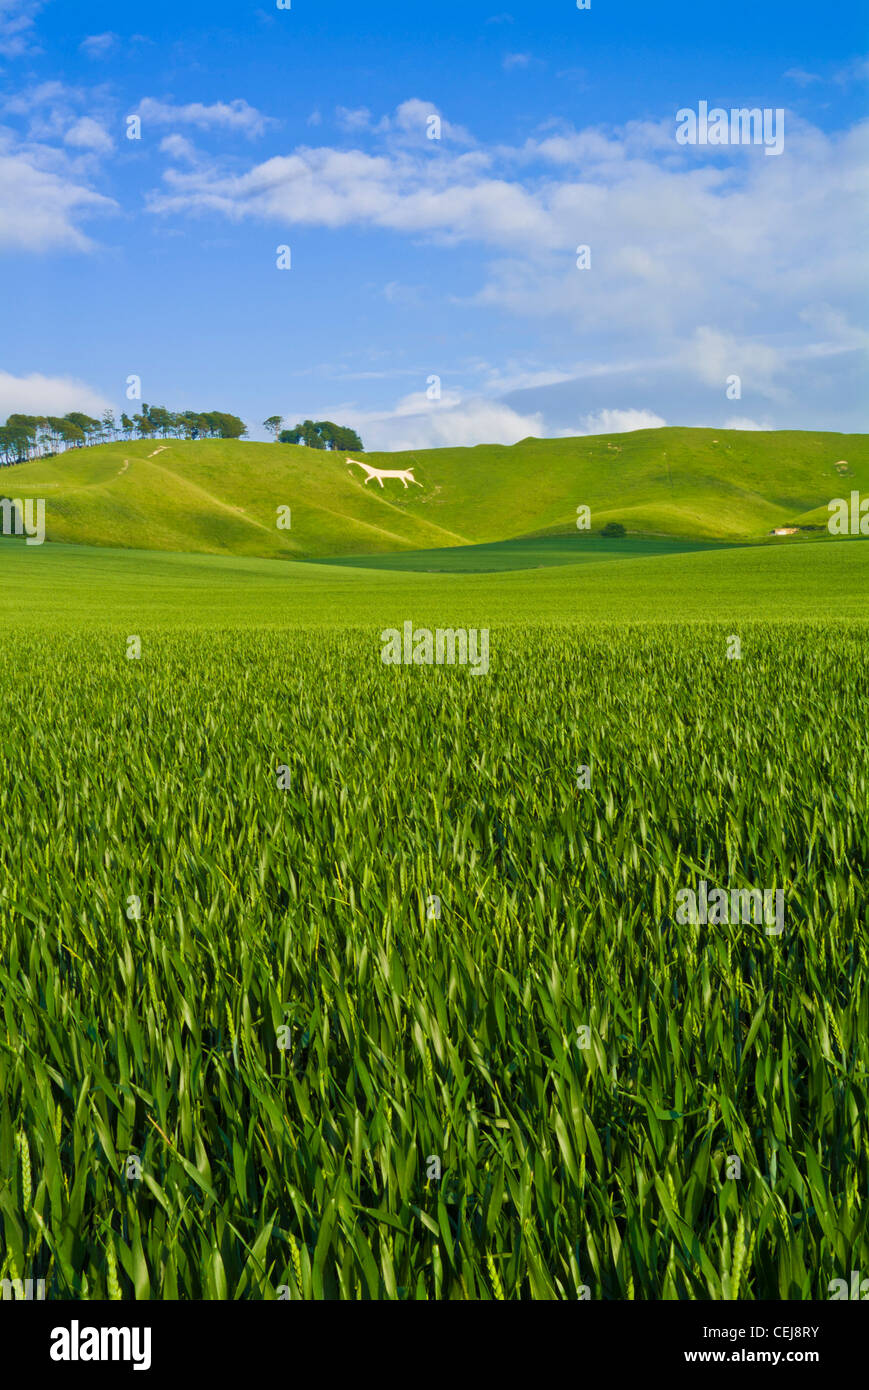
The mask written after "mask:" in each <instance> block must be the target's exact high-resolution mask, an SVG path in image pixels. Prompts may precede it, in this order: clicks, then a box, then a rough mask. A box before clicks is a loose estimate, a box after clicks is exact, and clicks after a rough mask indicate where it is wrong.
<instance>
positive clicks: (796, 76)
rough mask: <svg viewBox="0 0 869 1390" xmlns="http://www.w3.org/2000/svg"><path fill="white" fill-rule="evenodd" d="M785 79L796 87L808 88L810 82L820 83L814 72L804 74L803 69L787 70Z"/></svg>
mask: <svg viewBox="0 0 869 1390" xmlns="http://www.w3.org/2000/svg"><path fill="white" fill-rule="evenodd" d="M785 77H789V78H790V80H791V82H796V84H797V86H798V87H808V86H810V85H811V83H812V82H820V81H821V78H820V77H819V76H818V74H817V73H816V72H806V71H805V69H804V68H788V70H787V72H786V73H785Z"/></svg>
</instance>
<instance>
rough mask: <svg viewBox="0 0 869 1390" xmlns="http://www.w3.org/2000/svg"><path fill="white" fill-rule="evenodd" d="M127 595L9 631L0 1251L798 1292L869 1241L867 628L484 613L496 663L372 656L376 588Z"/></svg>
mask: <svg viewBox="0 0 869 1390" xmlns="http://www.w3.org/2000/svg"><path fill="white" fill-rule="evenodd" d="M49 549H50V547H49ZM804 549H805V551H812V552H814V554H815V555H816V556H817V555H818V554H819V552H826V553H827V554H829V552H830V551H831V550H835V551H837V552H842V553H844V554H846V556H847V565H850V566H852V568H851V569H850V570H847V573H848V574H851V575H852V576H853V577H854V578H856V577H857V570H856V569H855V568H853V565H854V563H855V560H856V552H857V550H858V549H859V547H852V546H845V547H825V546H820V547H811V546H807V547H805V548H804ZM741 554H742V555H743V556H745V555H746V554H747V552H741ZM791 554H793V552H791ZM715 559H716V557H713V556H680V557H676V558H675V559H664V560H661V561H656V560H649V561H636V562H625V564H624V565H619V566H608V567H607V568H608V569H610V570H615V569H619V570H620V571H622V572H624V573H627V571H628V570H629V568H630V564H632V563H635V564H644V565H647V566H652V565H655V564H662V565H676V564H679V565H684V566H690V565H691V564H701V565H705V566H709V565H710V564H711V563H712V562H713V561H714V560H715ZM61 560H63V556H61ZM775 560H776V561H782V562H783V563H787V564H789V563H791V560H790V557H789V556H788V557H785V556H784V555H781V554H779V555H776V556H775ZM63 562H64V563H66V560H63ZM27 563H28V564H31V562H30V560H29V559H28V561H27ZM112 563H114V561H112V558H111V556H110V555H108V554H107V556H106V564H112ZM161 563H163V564H164V565H168V564H169V561H167V560H166V559H165V557H164V559H163V561H162V562H161ZM227 563H228V562H227ZM248 563H250V562H248ZM276 563H279V562H276ZM717 563H720V564H721V565H722V566H723V567H725V569H726V567H728V566H737V567H738V566H739V565H741V564H743V563H748V561H743V560H741V559H740V555H739V554H727V553H722V554H721V555H720V556H719V557H718V560H717ZM751 563H755V562H754V561H753V560H752V561H751ZM812 563H816V564H821V563H827V561H823V560H813V561H812ZM31 568H33V569H34V572H35V565H31ZM590 568H591V567H583V569H590ZM319 572H320V574H325V573H326V572H324V571H323V570H320V571H319ZM686 572H687V571H686ZM698 572H702V573H705V572H706V571H705V570H702V571H698ZM728 572H729V571H728ZM734 572H736V571H734ZM161 573H164V578H165V584H166V586H167V588H166V594H167V595H168V593H169V589H170V588H171V583H172V582H173V581H172V579H171V578H167V577H166V575H168V574H169V571H168V570H166V571H165V572H163V571H161ZM345 573H346V572H341V574H337V575H336V576H335V577H336V580H339V579H340V580H341V582H347V583H348V584H349V583H350V582H351V580H350V578H349V577H348V578H347V579H346V581H345V580H343V579H342V575H343V574H345ZM560 573H562V574H563V573H565V572H564V571H560ZM647 573H648V571H647ZM739 573H741V574H742V573H743V571H739ZM329 574H335V572H334V571H330V572H329ZM841 575H842V576H845V575H846V569H843V570H842V571H841ZM520 578H523V577H522V576H520ZM533 578H537V577H536V576H534V577H533ZM543 579H545V576H542V577H541V582H542V580H543ZM483 580H484V581H485V576H484V577H483ZM106 582H107V583H108V580H106ZM239 582H241V581H239ZM270 582H272V581H270ZM329 582H331V580H330V581H329ZM359 582H362V581H361V580H360V581H359ZM382 582H383V583H389V582H391V580H390V578H389V576H385V577H383V581H382ZM412 582H414V583H416V582H422V580H421V579H420V580H417V579H416V578H414V579H413V580H412ZM462 582H463V583H470V582H471V581H470V580H468V581H465V580H462ZM502 582H504V583H507V582H508V581H502ZM524 582H526V583H530V582H531V581H530V580H529V579H528V578H527V576H526V577H524ZM621 582H624V583H627V582H628V581H627V579H624V580H623V581H621ZM603 584H604V581H603V580H601V586H603ZM835 588H836V586H835V585H834V586H833V590H835ZM833 590H831V599H830V602H831V603H834V602H835V596H834V593H833ZM384 592H386V593H387V595H388V592H389V591H388V590H387V591H384ZM446 592H447V591H446V590H438V593H437V595H435V597H434V598H432V599H430V600H429V601H430V603H432V604H434V603H435V602H440V601H444V595H445V594H446ZM504 592H505V599H504V602H505V604H506V603H509V602H510V593H509V590H505V591H504ZM527 592H531V591H530V590H529V591H527ZM534 592H537V590H534ZM540 592H546V591H545V590H540ZM601 592H603V589H602V587H601ZM850 592H851V601H852V602H854V598H853V594H854V591H853V590H851V591H850ZM131 593H132V590H130V591H129V592H127V597H126V598H125V599H124V600H123V603H124V604H126V605H127V607H122V612H123V617H121V618H120V619H119V620H118V621H119V622H124V621H125V620H126V618H127V612H128V609H129V612H130V613H132V611H133V600H132V597H131V596H130V595H131ZM516 593H517V594H518V593H519V590H518V589H517V590H516ZM466 596H467V597H468V598H469V601H471V600H472V599H473V592H472V590H471V589H468V590H467V595H466ZM37 597H38V596H37ZM165 601H166V602H167V603H168V602H169V597H166V599H165ZM200 601H201V602H202V603H204V602H205V599H202V600H200ZM142 602H143V604H145V602H146V600H145V599H144V598H143V600H142ZM378 602H379V603H380V605H381V607H382V606H383V603H384V599H383V596H382V595H381V597H380V599H379V600H378ZM389 602H390V603H394V601H393V600H391V599H390V600H389ZM370 603H371V605H372V607H373V606H374V604H375V597H374V596H372V597H371V599H370ZM46 605H47V600H46ZM348 611H349V610H348ZM45 613H46V615H47V613H48V608H47V606H46V608H45ZM180 614H181V609H180V607H179V620H180ZM351 616H352V615H351ZM184 619H185V620H187V621H190V620H191V619H190V610H189V609H188V610H186V611H185V612H184ZM348 621H349V619H348ZM138 630H139V629H138V628H137V627H135V626H131V627H128V628H127V631H130V632H134V631H138ZM119 631H120V628H118V627H117V626H116V627H115V629H113V630H111V631H109V630H108V629H106V630H99V629H98V628H91V626H90V625H89V624H88V623H84V622H82V623H81V624H78V623H73V622H67V623H64V624H62V625H61V626H60V628H59V629H58V628H56V627H52V626H51V625H50V623H49V622H48V618H47V616H46V617H45V619H44V620H41V621H40V622H39V623H37V624H35V625H34V626H33V627H32V628H30V629H28V628H27V627H26V626H25V625H23V624H22V625H21V626H19V627H18V628H12V627H10V629H9V637H8V639H7V640H5V641H4V642H3V644H2V646H0V700H2V707H3V710H4V738H3V764H4V769H3V776H2V778H0V1000H2V1021H0V1091H2V1095H3V1097H4V1106H3V1109H2V1120H0V1171H2V1173H3V1175H4V1178H5V1179H7V1180H6V1181H4V1183H3V1184H0V1227H2V1233H3V1242H2V1246H0V1250H2V1268H0V1278H9V1279H14V1278H18V1277H23V1276H24V1275H25V1274H26V1275H28V1276H30V1277H33V1278H38V1277H42V1278H44V1279H45V1280H46V1285H47V1293H48V1297H76V1298H87V1299H101V1298H138V1299H147V1298H152V1299H174V1298H183V1299H223V1298H229V1299H238V1298H241V1299H262V1298H265V1299H271V1298H279V1297H283V1298H290V1299H300V1298H327V1299H354V1300H356V1299H424V1298H425V1299H434V1298H447V1299H470V1298H473V1299H520V1298H521V1299H528V1298H534V1299H572V1300H575V1299H577V1298H585V1297H590V1298H592V1299H631V1298H633V1299H638V1300H640V1299H649V1300H654V1299H698V1300H706V1299H716V1300H717V1299H728V1298H736V1297H739V1298H742V1299H774V1298H786V1299H823V1298H826V1297H828V1294H827V1289H828V1285H829V1282H830V1280H832V1279H834V1278H837V1277H841V1276H844V1277H846V1278H847V1276H848V1271H849V1270H852V1269H854V1270H859V1269H864V1270H865V1269H866V1268H867V1267H869V1264H867V1262H869V1227H867V1208H866V1203H865V1192H866V1188H867V1176H869V1128H867V1119H869V1110H867V1107H869V1071H867V1066H869V992H867V971H869V961H867V942H866V921H867V888H866V865H867V862H869V818H867V814H866V810H867V804H869V773H867V762H869V759H867V754H869V746H867V745H869V736H867V721H866V691H867V687H869V647H867V641H866V635H867V628H866V625H865V623H863V622H860V621H856V620H854V621H841V622H839V623H837V624H833V623H831V622H829V621H823V622H821V621H818V622H816V623H808V622H801V623H799V624H795V623H788V622H773V621H768V622H767V621H753V622H749V623H746V625H745V626H744V627H743V628H742V629H741V630H740V631H741V641H742V652H741V656H740V658H739V659H738V660H734V659H728V640H729V636H730V634H731V633H732V631H733V629H732V627H730V626H729V625H727V623H722V622H717V623H709V622H707V623H704V622H698V623H693V624H692V623H685V622H682V623H654V622H653V623H648V624H645V625H642V626H640V625H630V624H625V623H620V624H618V625H613V626H608V625H606V624H604V625H602V626H598V627H588V626H587V627H582V626H577V625H570V624H569V623H565V622H563V621H562V622H561V624H560V625H550V626H542V625H541V624H540V623H537V624H530V623H529V624H527V625H522V624H521V623H515V624H514V625H513V626H510V627H504V628H503V629H499V630H497V631H496V630H494V629H493V632H492V652H493V660H492V669H491V672H490V674H489V675H488V677H487V678H486V679H475V678H474V676H473V675H472V674H471V673H470V672H469V671H468V670H467V669H460V668H447V667H440V668H439V667H387V666H384V664H383V663H382V661H381V660H380V646H379V642H378V627H377V626H375V624H373V623H367V621H366V622H359V621H355V620H354V625H352V626H350V627H348V628H347V629H346V630H334V631H327V630H324V629H322V628H321V629H319V630H316V629H315V628H314V627H311V628H310V629H304V628H298V629H295V630H291V629H287V630H285V631H271V632H267V631H259V632H252V631H249V630H245V629H242V628H237V629H232V628H231V627H224V628H222V629H221V628H220V627H215V628H214V629H213V630H202V631H199V632H196V631H181V630H173V629H172V627H171V625H167V626H166V627H165V629H160V628H155V629H154V630H153V631H152V632H149V633H146V634H145V635H144V636H143V645H142V653H141V657H140V659H138V660H127V659H126V653H125V647H124V639H123V638H121V637H120V636H119V635H118V633H119ZM701 882H705V883H707V884H708V885H710V891H711V888H712V886H713V885H716V886H722V885H723V886H725V887H728V888H731V889H733V888H736V889H740V890H743V889H744V890H755V889H758V890H762V891H767V890H770V891H776V892H777V891H781V894H782V901H783V904H784V906H783V919H782V923H781V929H780V930H778V929H777V928H776V929H775V930H772V929H770V928H769V927H768V926H766V925H764V923H763V922H760V921H754V920H752V921H748V922H746V921H744V920H741V919H738V920H732V919H731V920H729V921H728V920H725V921H719V922H711V921H709V922H702V921H701V922H692V921H687V922H686V921H685V920H684V914H683V913H682V912H681V910H680V906H679V904H680V902H681V901H682V895H683V894H684V892H685V890H688V889H691V890H697V889H698V886H699V884H700V883H701Z"/></svg>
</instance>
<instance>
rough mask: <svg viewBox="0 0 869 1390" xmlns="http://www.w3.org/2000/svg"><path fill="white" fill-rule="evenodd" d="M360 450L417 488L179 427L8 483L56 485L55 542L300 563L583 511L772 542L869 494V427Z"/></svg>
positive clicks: (23, 471)
mask: <svg viewBox="0 0 869 1390" xmlns="http://www.w3.org/2000/svg"><path fill="white" fill-rule="evenodd" d="M363 457H364V458H365V460H366V462H368V463H369V464H371V465H373V466H374V467H378V468H384V469H406V468H412V469H413V470H414V474H415V477H416V479H417V481H418V482H419V484H420V486H419V487H413V486H411V487H408V488H404V487H403V486H402V484H401V482H399V481H398V480H396V479H391V480H387V482H386V484H385V486H384V487H383V488H381V487H380V486H379V485H378V484H377V482H376V481H371V482H369V483H367V484H366V483H365V482H364V475H363V473H362V470H361V469H359V468H351V467H349V466H348V465H347V464H346V462H345V459H344V456H343V455H337V454H330V453H327V452H323V451H317V450H310V449H305V448H302V447H297V446H294V445H285V444H255V443H244V442H240V441H237V440H201V441H197V442H186V441H185V442H181V441H177V440H172V439H169V440H165V441H162V442H161V441H144V440H140V441H136V442H133V443H118V444H106V445H101V446H99V447H96V448H90V449H81V450H74V451H72V452H70V453H67V454H64V455H61V456H59V457H57V458H54V459H47V460H37V461H34V462H32V463H27V464H23V465H19V466H16V467H14V468H11V469H9V470H7V471H4V474H3V475H2V477H0V495H3V493H5V494H6V495H8V496H12V497H44V498H45V499H46V535H47V537H48V539H49V540H53V541H68V542H74V543H77V544H87V545H98V546H113V547H122V548H135V549H149V550H174V551H186V552H208V553H214V554H236V555H258V556H263V557H269V558H276V557H281V558H284V559H300V558H323V557H326V556H348V555H381V554H388V553H394V552H399V551H421V550H429V549H443V548H444V547H452V546H463V545H476V544H480V543H485V542H494V541H501V540H508V539H512V538H518V537H543V536H557V535H565V536H567V535H570V536H573V537H576V536H577V534H578V533H577V530H576V515H577V508H578V507H579V506H588V507H590V509H591V523H592V529H593V530H594V531H598V530H599V529H600V528H601V527H602V526H603V525H604V524H605V523H606V522H607V521H620V522H622V523H624V525H625V526H626V527H627V528H628V531H629V532H633V533H636V534H639V535H645V536H656V537H673V538H677V539H682V540H706V541H710V540H721V541H731V542H734V541H735V542H739V541H760V540H764V539H765V538H766V537H767V536H768V534H769V532H770V530H771V528H772V527H774V526H787V525H794V526H801V525H802V526H810V525H815V526H819V527H821V528H824V527H825V524H826V520H827V515H828V514H827V503H828V501H829V500H830V499H831V498H832V497H839V496H847V494H848V492H849V491H850V490H851V489H858V490H861V491H863V492H869V437H867V436H866V435H843V434H824V433H819V432H810V431H778V432H775V433H763V432H760V431H758V432H749V431H736V430H703V429H680V428H672V429H669V428H668V429H659V430H639V431H637V432H635V433H632V434H618V435H610V436H607V435H597V436H590V437H583V438H577V439H525V440H523V441H521V443H519V444H514V445H512V446H506V445H496V444H487V445H479V446H477V447H476V448H469V449H431V450H420V451H418V452H416V453H400V454H365V455H364V456H363ZM281 506H287V507H289V508H290V509H291V513H292V526H291V529H289V530H279V529H278V527H277V524H276V522H277V509H278V507H281ZM818 535H819V536H826V531H825V530H823V529H822V530H821V531H819V532H818ZM787 543H788V542H787V540H784V541H776V542H775V544H777V545H780V544H787Z"/></svg>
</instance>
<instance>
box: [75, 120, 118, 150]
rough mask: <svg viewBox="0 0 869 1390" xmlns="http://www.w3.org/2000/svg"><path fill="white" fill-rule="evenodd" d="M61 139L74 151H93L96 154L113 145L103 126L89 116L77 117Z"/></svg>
mask: <svg viewBox="0 0 869 1390" xmlns="http://www.w3.org/2000/svg"><path fill="white" fill-rule="evenodd" d="M63 138H64V142H65V143H66V144H67V145H73V146H75V148H76V149H82V150H95V151H96V152H97V153H105V152H106V151H107V150H110V149H112V148H113V145H114V142H113V140H112V137H111V136H110V135H109V133H108V131H107V130H106V128H105V126H102V125H100V123H99V121H95V120H93V119H92V117H90V116H81V117H79V119H78V120H77V121H76V122H75V124H74V125H71V126H70V128H69V130H68V131H67V132H66V134H65V135H64V137H63Z"/></svg>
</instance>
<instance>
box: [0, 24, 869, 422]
mask: <svg viewBox="0 0 869 1390" xmlns="http://www.w3.org/2000/svg"><path fill="white" fill-rule="evenodd" d="M867 48H869V42H867V35H866V23H865V20H862V19H861V17H860V16H859V14H858V13H857V7H854V8H853V11H852V12H845V13H840V12H838V10H836V9H832V8H831V9H829V10H827V11H824V12H823V13H821V12H819V10H818V7H817V6H816V5H815V4H811V5H810V4H808V3H803V2H802V0H797V2H796V3H794V2H793V0H791V3H788V4H784V3H780V0H766V3H764V4H763V5H758V4H757V3H756V0H754V3H752V4H747V3H741V2H740V0H737V2H736V3H731V4H729V5H727V6H724V5H702V6H695V7H687V6H684V5H677V4H657V5H655V4H651V3H644V4H640V3H635V2H634V0H631V2H630V3H617V0H591V8H590V9H588V10H578V9H577V7H576V4H575V0H559V3H551V2H549V3H538V4H524V3H523V4H510V3H507V4H505V5H504V6H503V8H502V7H501V5H500V4H499V3H497V0H496V2H495V3H492V4H478V3H475V0H467V3H461V4H459V3H452V0H439V2H438V3H437V4H430V5H412V6H411V5H407V4H406V3H403V4H401V5H398V4H387V3H374V0H372V2H371V3H368V4H361V3H344V0H292V8H291V9H290V10H279V9H278V8H277V5H276V4H269V3H267V0H262V3H259V4H257V3H249V4H246V3H238V0H236V3H223V2H222V0H210V3H200V2H199V0H187V2H186V3H185V4H183V5H181V4H178V3H175V4H168V3H162V2H161V0H153V2H152V3H149V4H148V5H147V6H131V7H126V6H118V5H117V4H115V3H112V4H109V3H87V2H86V0H85V3H82V0H77V3H76V4H75V5H69V4H64V3H63V0H43V2H42V3H39V0H0V276H2V303H3V305H4V315H3V318H4V326H5V328H6V331H5V332H4V333H3V338H2V342H3V347H2V354H0V417H3V418H5V415H6V414H7V413H8V412H11V411H13V410H24V411H33V412H42V411H46V412H52V413H54V412H58V411H65V410H69V409H76V408H79V409H84V410H90V411H92V412H94V413H95V412H96V411H97V410H98V409H102V408H104V407H105V406H113V407H114V408H115V409H116V410H120V409H123V408H125V407H126V406H128V402H127V401H126V400H125V396H124V392H125V382H126V379H127V377H128V376H129V375H131V374H135V375H137V376H139V377H141V380H142V390H143V396H144V398H145V400H147V401H150V402H152V403H159V404H165V405H168V406H169V407H170V408H173V409H183V408H188V407H189V408H194V409H224V410H229V411H233V412H235V413H237V414H239V415H241V416H242V417H243V418H244V419H245V420H246V421H247V422H248V424H249V427H250V432H251V436H252V437H263V431H262V429H261V428H260V422H261V421H262V420H263V419H264V418H265V417H266V416H267V415H271V414H280V415H283V416H284V417H286V419H287V422H288V423H294V422H295V420H296V419H299V418H301V417H303V416H312V417H314V418H323V417H325V418H330V419H334V420H337V421H339V422H340V423H344V424H352V425H354V426H355V427H356V428H358V429H359V431H360V433H361V434H362V437H363V439H364V441H365V443H366V445H367V446H368V447H370V448H387V449H392V448H402V447H406V448H421V447H426V446H427V445H438V444H475V443H482V442H487V441H491V440H499V441H502V442H506V443H510V442H513V441H515V440H517V439H520V438H523V437H524V436H526V435H528V434H536V435H542V434H545V435H566V434H584V433H595V432H602V431H610V430H616V429H627V428H636V427H641V426H643V425H648V424H656V423H662V422H666V423H667V424H687V425H711V426H715V427H717V428H720V427H725V426H727V425H731V426H737V427H742V428H776V429H782V428H791V427H792V428H818V429H840V430H854V429H860V430H862V429H866V428H867V409H866V394H867V393H866V389H865V388H866V374H865V349H866V332H865V328H864V327H863V325H865V323H866V312H865V310H866V303H865V300H866V293H865V292H866V250H865V248H866V245H867V244H869V238H867V227H866V220H867V219H866V210H867V205H869V200H867V180H866V164H867V159H866V146H867V139H866V137H867V123H866V114H867V105H866V96H867V87H866V79H867V75H869V63H867V58H866V51H867ZM702 101H706V102H708V104H709V106H710V107H716V106H718V107H722V108H725V109H726V110H729V109H730V108H733V107H760V108H770V109H771V110H775V109H778V108H780V109H782V110H783V111H784V118H783V129H784V146H783V149H782V151H781V153H780V154H779V155H772V156H769V155H767V154H766V152H765V150H764V148H763V146H762V145H747V146H746V145H739V144H733V145H727V146H724V147H720V146H712V145H687V146H686V145H680V144H678V143H677V141H676V139H675V130H676V112H677V111H678V110H680V109H682V108H690V109H697V108H698V106H699V103H700V102H702ZM131 115H138V116H139V117H140V120H141V139H140V140H129V139H127V138H126V129H127V120H128V117H130V116H131ZM432 116H437V117H438V118H439V119H440V122H441V128H440V139H437V140H433V139H429V138H427V131H428V130H430V129H431V128H432V127H431V117H432ZM282 245H288V246H289V247H290V249H291V260H292V267H291V269H289V270H279V269H278V268H277V265H276V259H277V248H278V247H279V246H282ZM580 245H586V246H588V247H589V248H590V265H589V266H588V268H586V269H579V268H578V267H577V263H576V262H577V255H576V251H577V247H578V246H580ZM734 376H737V377H738V378H739V396H738V397H735V396H734V394H733V392H734V389H735V388H734V386H733V384H732V378H733V377H734ZM434 377H436V378H437V379H438V382H437V383H433V382H432V378H434ZM728 381H731V384H730V386H729V388H728ZM438 389H439V393H440V394H439V395H438V394H437V390H438ZM728 389H729V391H730V395H729V396H728V394H727V392H728Z"/></svg>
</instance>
